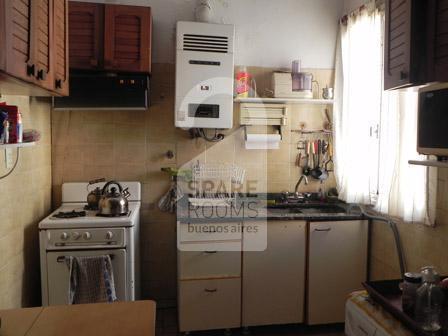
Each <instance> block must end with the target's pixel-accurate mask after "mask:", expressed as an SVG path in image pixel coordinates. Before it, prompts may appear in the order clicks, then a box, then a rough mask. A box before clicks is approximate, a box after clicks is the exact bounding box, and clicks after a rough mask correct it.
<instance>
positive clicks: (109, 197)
mask: <svg viewBox="0 0 448 336" xmlns="http://www.w3.org/2000/svg"><path fill="white" fill-rule="evenodd" d="M112 185H115V186H116V187H118V190H117V188H116V187H111V188H110V189H109V187H110V186H112ZM101 194H102V195H101V199H100V201H99V204H98V208H99V213H98V215H99V216H110V217H116V216H124V215H127V214H128V212H129V204H128V200H127V197H128V196H129V193H128V192H127V190H123V187H122V186H121V184H120V183H118V182H115V181H110V182H107V183H106V184H105V185H104V187H103V190H102V192H101Z"/></svg>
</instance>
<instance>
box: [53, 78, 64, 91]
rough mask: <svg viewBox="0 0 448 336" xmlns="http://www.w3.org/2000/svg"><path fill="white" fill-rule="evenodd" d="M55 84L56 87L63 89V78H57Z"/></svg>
mask: <svg viewBox="0 0 448 336" xmlns="http://www.w3.org/2000/svg"><path fill="white" fill-rule="evenodd" d="M54 86H55V87H56V89H61V88H62V79H56V80H55V81H54Z"/></svg>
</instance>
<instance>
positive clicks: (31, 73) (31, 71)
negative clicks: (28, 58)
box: [26, 64, 36, 76]
mask: <svg viewBox="0 0 448 336" xmlns="http://www.w3.org/2000/svg"><path fill="white" fill-rule="evenodd" d="M35 73H36V66H35V65H34V64H27V65H26V74H27V75H28V76H34V75H35Z"/></svg>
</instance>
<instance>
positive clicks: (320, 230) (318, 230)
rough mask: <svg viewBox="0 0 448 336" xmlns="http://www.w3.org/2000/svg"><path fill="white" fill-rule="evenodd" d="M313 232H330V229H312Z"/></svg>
mask: <svg viewBox="0 0 448 336" xmlns="http://www.w3.org/2000/svg"><path fill="white" fill-rule="evenodd" d="M314 231H316V232H330V231H331V228H328V229H314Z"/></svg>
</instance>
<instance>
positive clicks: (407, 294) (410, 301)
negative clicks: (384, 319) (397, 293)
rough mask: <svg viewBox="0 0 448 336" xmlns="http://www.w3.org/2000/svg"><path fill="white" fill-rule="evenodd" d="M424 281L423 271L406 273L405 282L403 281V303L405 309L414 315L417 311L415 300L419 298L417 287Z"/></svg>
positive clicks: (407, 312)
mask: <svg viewBox="0 0 448 336" xmlns="http://www.w3.org/2000/svg"><path fill="white" fill-rule="evenodd" d="M421 283H422V275H421V273H411V272H409V273H405V275H404V282H403V283H402V288H401V289H402V291H403V293H402V299H401V304H402V308H403V311H404V312H405V313H406V314H408V315H410V316H413V315H414V312H415V302H416V299H417V289H418V288H419V287H420V285H421Z"/></svg>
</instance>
